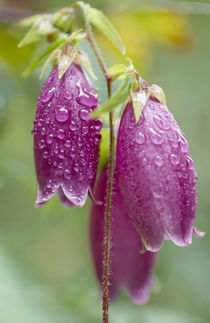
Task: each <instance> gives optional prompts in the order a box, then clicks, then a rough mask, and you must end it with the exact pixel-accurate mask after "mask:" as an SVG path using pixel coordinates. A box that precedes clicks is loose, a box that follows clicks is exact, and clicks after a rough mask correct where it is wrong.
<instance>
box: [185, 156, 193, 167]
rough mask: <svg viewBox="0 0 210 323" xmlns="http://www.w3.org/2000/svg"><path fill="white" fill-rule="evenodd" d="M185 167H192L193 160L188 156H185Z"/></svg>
mask: <svg viewBox="0 0 210 323" xmlns="http://www.w3.org/2000/svg"><path fill="white" fill-rule="evenodd" d="M187 167H188V168H189V169H191V170H192V169H193V168H194V162H193V160H192V158H190V157H189V156H187Z"/></svg>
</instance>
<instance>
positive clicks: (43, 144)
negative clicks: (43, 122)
mask: <svg viewBox="0 0 210 323" xmlns="http://www.w3.org/2000/svg"><path fill="white" fill-rule="evenodd" d="M44 147H45V141H44V140H43V139H42V140H40V143H39V148H40V149H43V148H44Z"/></svg>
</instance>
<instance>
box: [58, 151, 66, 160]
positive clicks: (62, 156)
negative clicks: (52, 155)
mask: <svg viewBox="0 0 210 323" xmlns="http://www.w3.org/2000/svg"><path fill="white" fill-rule="evenodd" d="M58 157H59V158H60V159H64V157H65V155H64V150H63V149H61V150H60V151H59V154H58Z"/></svg>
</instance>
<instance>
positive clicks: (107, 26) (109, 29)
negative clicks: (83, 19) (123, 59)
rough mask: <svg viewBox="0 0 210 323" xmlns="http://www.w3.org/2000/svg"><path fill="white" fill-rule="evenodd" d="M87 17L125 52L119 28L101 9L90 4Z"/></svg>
mask: <svg viewBox="0 0 210 323" xmlns="http://www.w3.org/2000/svg"><path fill="white" fill-rule="evenodd" d="M87 19H88V21H89V22H90V23H91V24H92V25H93V26H94V27H96V28H97V29H98V30H100V32H102V33H103V34H104V35H105V36H106V37H107V38H108V39H109V40H110V41H111V42H112V43H113V44H114V45H115V46H116V47H117V48H118V49H119V51H120V52H121V53H122V54H125V46H124V44H123V41H122V39H121V38H120V36H119V34H118V32H117V30H116V29H115V28H114V26H113V25H112V23H111V22H110V21H109V19H108V18H107V17H106V16H105V15H104V14H103V13H102V12H101V11H100V10H98V9H95V8H91V7H89V6H88V10H87Z"/></svg>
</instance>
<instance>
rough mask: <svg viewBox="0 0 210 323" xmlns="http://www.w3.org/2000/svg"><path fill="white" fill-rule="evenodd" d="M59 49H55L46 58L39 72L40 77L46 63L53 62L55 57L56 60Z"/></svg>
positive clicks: (46, 65) (45, 67)
mask: <svg viewBox="0 0 210 323" xmlns="http://www.w3.org/2000/svg"><path fill="white" fill-rule="evenodd" d="M60 51H61V50H60V49H55V50H54V51H53V52H52V53H51V54H50V55H49V57H48V58H47V60H46V62H45V63H44V65H43V67H42V70H41V74H40V79H41V78H42V77H43V75H44V72H45V71H46V69H47V67H48V65H49V64H50V63H51V62H53V61H54V60H55V59H56V60H57V59H58V57H59V54H60Z"/></svg>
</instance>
